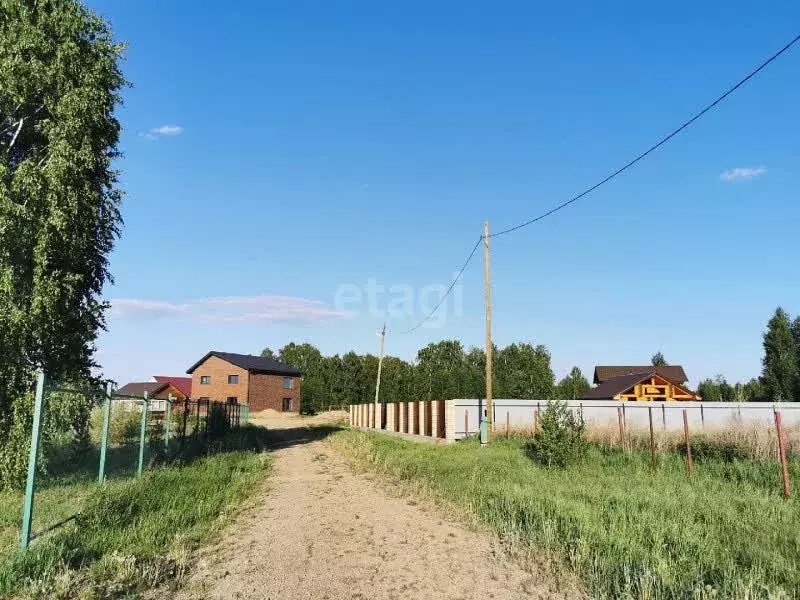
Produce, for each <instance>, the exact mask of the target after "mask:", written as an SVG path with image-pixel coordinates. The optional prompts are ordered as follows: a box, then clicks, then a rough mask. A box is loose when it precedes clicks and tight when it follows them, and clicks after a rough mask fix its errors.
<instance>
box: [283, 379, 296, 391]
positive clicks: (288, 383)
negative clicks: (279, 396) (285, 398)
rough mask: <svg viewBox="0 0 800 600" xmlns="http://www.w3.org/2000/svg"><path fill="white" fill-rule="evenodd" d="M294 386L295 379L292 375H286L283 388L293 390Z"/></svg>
mask: <svg viewBox="0 0 800 600" xmlns="http://www.w3.org/2000/svg"><path fill="white" fill-rule="evenodd" d="M293 388H294V379H292V378H291V377H284V378H283V389H285V390H291V389H293Z"/></svg>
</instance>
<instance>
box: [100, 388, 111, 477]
mask: <svg viewBox="0 0 800 600" xmlns="http://www.w3.org/2000/svg"><path fill="white" fill-rule="evenodd" d="M110 422H111V382H110V381H109V382H108V383H107V384H106V401H105V406H104V407H103V437H102V439H101V440H100V470H99V472H98V474H97V482H98V483H99V484H100V485H103V484H104V483H105V481H106V449H107V448H108V426H109V423H110Z"/></svg>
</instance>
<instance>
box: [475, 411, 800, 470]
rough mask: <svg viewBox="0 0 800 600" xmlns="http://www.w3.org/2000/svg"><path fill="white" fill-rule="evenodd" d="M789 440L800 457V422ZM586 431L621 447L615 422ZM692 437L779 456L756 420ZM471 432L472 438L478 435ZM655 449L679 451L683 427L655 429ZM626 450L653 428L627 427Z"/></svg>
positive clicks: (771, 434)
mask: <svg viewBox="0 0 800 600" xmlns="http://www.w3.org/2000/svg"><path fill="white" fill-rule="evenodd" d="M783 431H784V435H785V439H786V454H787V456H800V425H793V426H790V427H787V426H784V428H783ZM533 433H534V430H533V427H512V428H511V429H510V430H506V427H505V423H499V422H498V423H497V424H496V425H495V433H494V435H495V437H497V438H511V439H520V438H523V439H524V438H528V437H531V436H532V435H533ZM586 434H587V438H588V440H589V442H590V443H592V444H596V445H598V446H613V447H619V446H620V435H619V427H618V425H617V424H616V423H602V424H598V423H594V422H591V421H589V422H587V424H586ZM690 434H691V439H692V440H704V441H707V442H709V443H712V444H719V445H723V444H732V445H736V446H738V447H740V448H742V449H744V450H746V452H747V454H748V456H750V457H752V458H756V459H773V460H777V459H778V436H777V434H776V432H775V428H774V427H767V426H765V425H759V424H754V423H743V422H742V421H741V419H739V418H737V417H734V418H733V419H731V420H730V421H729V423H728V424H727V425H725V426H714V427H706V428H705V429H699V430H698V429H697V428H693V429H692V431H691V432H690ZM475 436H477V434H472V435H471V436H470V437H475ZM653 437H654V438H655V444H656V450H657V451H658V452H659V453H663V452H677V451H678V450H679V449H680V448H681V447H682V446H683V442H684V440H683V430H682V429H677V430H664V429H662V428H661V427H656V428H655V430H654V432H653ZM625 449H626V450H631V451H648V452H649V451H650V431H649V429H648V428H647V427H639V426H630V425H629V426H628V427H626V428H625Z"/></svg>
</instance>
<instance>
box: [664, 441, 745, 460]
mask: <svg viewBox="0 0 800 600" xmlns="http://www.w3.org/2000/svg"><path fill="white" fill-rule="evenodd" d="M691 445H692V458H693V459H694V460H696V461H699V462H703V461H713V460H718V461H722V462H726V463H732V462H736V461H739V460H745V459H747V458H748V457H749V455H750V452H749V451H748V449H747V447H745V446H744V445H742V444H738V443H736V442H726V441H716V440H711V439H708V438H705V437H693V438H692V439H691ZM678 451H679V452H680V453H681V454H682V455H683V456H686V444H685V443H683V442H681V444H680V445H679V446H678Z"/></svg>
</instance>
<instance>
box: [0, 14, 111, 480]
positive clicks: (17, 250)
mask: <svg viewBox="0 0 800 600" xmlns="http://www.w3.org/2000/svg"><path fill="white" fill-rule="evenodd" d="M120 53H121V47H120V46H119V45H118V44H116V43H115V42H114V40H113V38H112V34H111V32H110V30H109V28H108V26H107V25H106V23H105V22H104V21H103V20H101V19H100V18H99V17H97V16H96V15H95V14H93V13H92V12H90V11H89V10H88V9H86V8H85V7H84V6H83V4H81V3H80V2H78V1H77V0H40V1H39V2H29V1H27V0H0V90H1V91H2V93H0V448H2V449H3V450H2V458H0V462H2V465H0V487H4V486H5V487H8V486H13V485H17V484H18V482H19V479H20V477H21V476H22V471H21V470H20V468H21V467H20V465H21V464H22V463H24V457H25V455H26V453H27V450H26V445H27V443H26V442H23V441H22V440H21V438H20V437H19V436H20V431H21V429H20V423H26V422H28V420H29V418H30V417H29V413H28V412H26V410H24V407H25V406H28V404H27V399H26V394H27V393H28V392H29V391H30V389H31V388H32V383H33V373H34V370H35V369H36V368H42V369H44V371H45V372H46V373H47V374H48V376H49V377H51V378H53V380H66V379H72V380H88V379H90V378H91V368H92V366H93V364H94V363H93V354H94V351H95V343H94V342H95V339H96V337H97V334H98V332H99V330H101V329H102V328H103V327H104V325H105V320H104V311H105V309H106V303H105V302H103V301H102V300H101V293H102V290H103V286H104V284H105V283H106V282H107V281H109V280H110V279H111V276H110V273H109V272H108V255H109V253H110V252H111V250H112V248H113V245H114V241H115V239H116V237H117V235H118V234H119V224H120V214H119V205H120V201H121V196H122V193H121V191H120V189H119V187H118V185H117V173H116V172H115V171H114V170H113V169H112V166H111V165H112V161H113V160H114V159H115V158H116V157H117V155H118V152H117V143H118V139H119V131H120V126H119V123H118V122H117V120H116V119H115V118H114V110H115V108H116V106H117V105H118V104H119V102H120V96H119V91H120V89H121V88H122V87H123V86H124V85H125V81H124V78H123V77H122V75H121V73H120V71H119V67H118V63H119V60H120ZM73 408H76V407H75V406H73ZM81 414H82V416H83V418H84V419H85V418H86V417H87V416H88V413H87V412H86V411H85V410H83V409H81ZM77 416H78V413H73V414H71V415H70V416H69V418H68V420H67V422H65V426H66V427H67V429H69V428H72V429H73V433H74V434H75V436H76V438H77V441H78V443H79V444H80V443H82V440H85V421H84V424H83V425H78V427H77V428H76V422H75V420H74V418H73V417H77ZM23 437H24V436H23ZM14 453H20V455H19V456H12V454H14ZM23 470H24V468H23Z"/></svg>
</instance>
